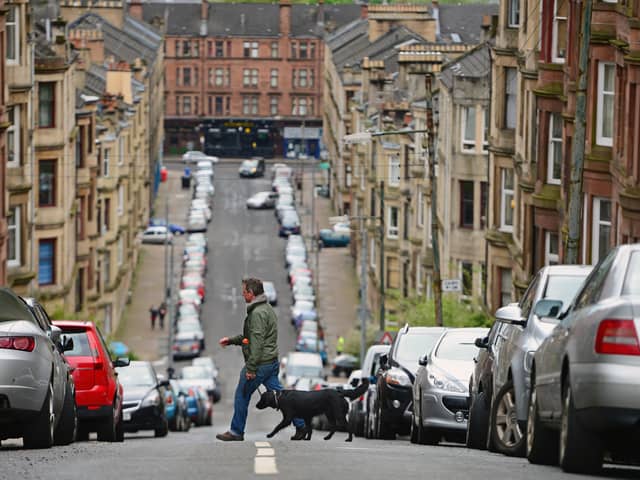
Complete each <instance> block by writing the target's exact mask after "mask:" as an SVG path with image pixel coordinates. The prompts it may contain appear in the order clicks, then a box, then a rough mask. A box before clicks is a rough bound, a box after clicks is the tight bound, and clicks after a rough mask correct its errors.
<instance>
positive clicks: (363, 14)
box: [360, 3, 369, 18]
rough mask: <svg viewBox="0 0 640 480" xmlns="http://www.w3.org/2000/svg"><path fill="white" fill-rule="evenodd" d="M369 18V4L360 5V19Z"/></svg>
mask: <svg viewBox="0 0 640 480" xmlns="http://www.w3.org/2000/svg"><path fill="white" fill-rule="evenodd" d="M368 16H369V4H368V3H361V4H360V18H367V17H368Z"/></svg>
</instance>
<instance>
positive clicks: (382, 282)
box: [380, 180, 385, 332]
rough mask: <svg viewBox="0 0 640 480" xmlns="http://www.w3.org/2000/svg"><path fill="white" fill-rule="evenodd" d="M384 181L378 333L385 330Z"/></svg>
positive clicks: (381, 204) (381, 192)
mask: <svg viewBox="0 0 640 480" xmlns="http://www.w3.org/2000/svg"><path fill="white" fill-rule="evenodd" d="M384 235H385V231H384V180H380V331H381V332H384V329H385V320H384V315H385V306H384Z"/></svg>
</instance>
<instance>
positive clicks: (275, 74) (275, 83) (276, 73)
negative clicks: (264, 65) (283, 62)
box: [271, 68, 278, 88]
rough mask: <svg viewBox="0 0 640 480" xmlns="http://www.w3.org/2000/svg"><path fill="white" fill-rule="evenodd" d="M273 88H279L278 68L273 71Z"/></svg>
mask: <svg viewBox="0 0 640 480" xmlns="http://www.w3.org/2000/svg"><path fill="white" fill-rule="evenodd" d="M271 86H272V87H273V88H277V87H278V69H277V68H272V69H271Z"/></svg>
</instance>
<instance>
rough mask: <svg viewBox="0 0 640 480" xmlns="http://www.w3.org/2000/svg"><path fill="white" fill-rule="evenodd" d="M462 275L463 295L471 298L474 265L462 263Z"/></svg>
mask: <svg viewBox="0 0 640 480" xmlns="http://www.w3.org/2000/svg"><path fill="white" fill-rule="evenodd" d="M460 274H461V276H462V279H461V280H462V295H465V296H467V297H468V296H471V294H472V293H473V264H472V263H470V262H460Z"/></svg>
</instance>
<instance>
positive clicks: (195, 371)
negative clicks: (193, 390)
mask: <svg viewBox="0 0 640 480" xmlns="http://www.w3.org/2000/svg"><path fill="white" fill-rule="evenodd" d="M208 376H209V375H208V372H207V369H206V368H204V367H185V368H183V369H182V378H184V379H188V380H190V379H194V378H207V377H208Z"/></svg>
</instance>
